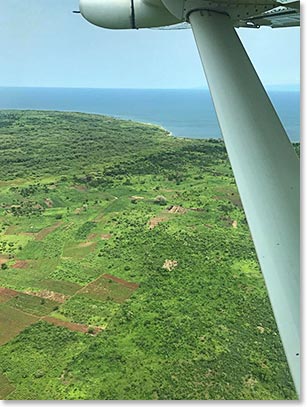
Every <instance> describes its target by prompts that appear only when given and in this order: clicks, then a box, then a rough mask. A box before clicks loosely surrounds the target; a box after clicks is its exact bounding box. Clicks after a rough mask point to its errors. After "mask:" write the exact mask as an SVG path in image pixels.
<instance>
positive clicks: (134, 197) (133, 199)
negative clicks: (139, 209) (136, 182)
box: [130, 195, 144, 201]
mask: <svg viewBox="0 0 307 407" xmlns="http://www.w3.org/2000/svg"><path fill="white" fill-rule="evenodd" d="M130 199H131V200H132V201H139V200H141V199H144V197H143V196H137V195H133V196H131V197H130Z"/></svg>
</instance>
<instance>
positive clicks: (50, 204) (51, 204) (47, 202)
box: [45, 198, 53, 208]
mask: <svg viewBox="0 0 307 407" xmlns="http://www.w3.org/2000/svg"><path fill="white" fill-rule="evenodd" d="M45 204H46V205H47V206H48V208H52V207H53V202H52V200H51V199H49V198H46V199H45Z"/></svg>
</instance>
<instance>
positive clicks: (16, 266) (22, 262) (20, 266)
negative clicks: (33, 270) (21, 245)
mask: <svg viewBox="0 0 307 407" xmlns="http://www.w3.org/2000/svg"><path fill="white" fill-rule="evenodd" d="M12 267H13V268H14V269H25V268H27V267H28V261H27V260H17V261H16V262H15V263H14V264H13V265H12Z"/></svg>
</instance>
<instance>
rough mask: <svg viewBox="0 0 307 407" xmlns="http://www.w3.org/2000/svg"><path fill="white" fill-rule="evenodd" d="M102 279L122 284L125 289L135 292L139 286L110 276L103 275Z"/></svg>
mask: <svg viewBox="0 0 307 407" xmlns="http://www.w3.org/2000/svg"><path fill="white" fill-rule="evenodd" d="M102 277H103V278H106V279H107V280H112V281H115V282H116V283H119V284H122V285H124V286H125V287H128V288H131V289H132V290H136V289H137V288H139V284H137V283H131V282H129V281H126V280H123V279H122V278H119V277H115V276H112V275H111V274H103V275H102Z"/></svg>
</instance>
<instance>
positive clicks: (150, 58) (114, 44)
mask: <svg viewBox="0 0 307 407" xmlns="http://www.w3.org/2000/svg"><path fill="white" fill-rule="evenodd" d="M76 9H78V0H27V1H22V0H8V1H3V2H2V4H1V13H0V48H1V56H2V58H1V63H0V86H51V87H99V88H194V87H200V86H206V85H205V79H204V74H203V70H202V67H201V64H200V60H199V57H198V53H197V49H196V45H195V43H194V39H193V35H192V32H191V30H179V31H160V30H138V31H110V30H103V29H101V28H98V27H95V26H93V25H91V24H89V23H87V22H86V21H85V20H84V19H83V18H82V17H81V16H80V15H79V14H73V13H72V10H76ZM238 32H239V35H240V37H241V39H242V41H243V43H244V45H245V47H246V49H247V50H248V53H249V55H250V57H251V59H252V61H253V62H254V64H255V67H256V70H257V72H258V74H259V76H260V77H261V79H262V81H263V82H264V83H265V84H266V85H292V84H298V83H299V52H300V44H299V29H298V28H286V29H275V30H273V29H270V28H262V29H260V30H254V29H240V30H239V31H238Z"/></svg>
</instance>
